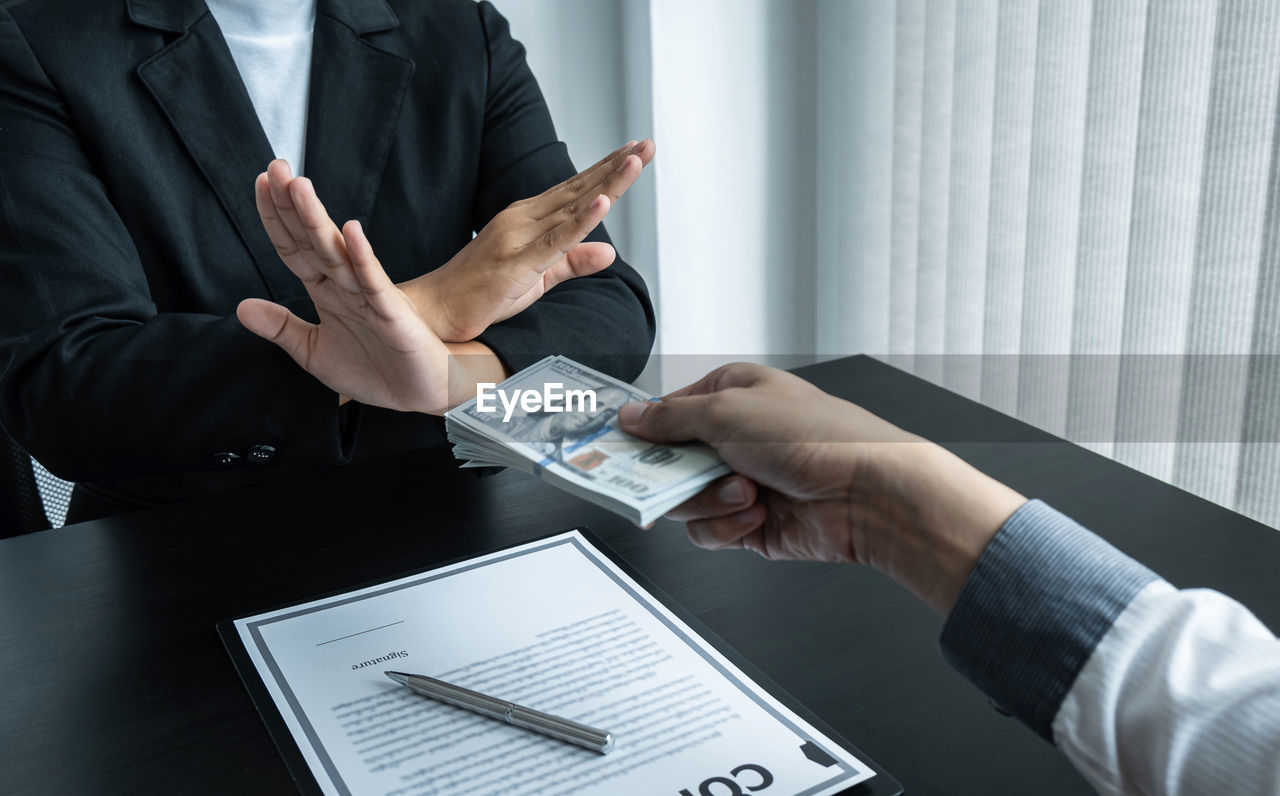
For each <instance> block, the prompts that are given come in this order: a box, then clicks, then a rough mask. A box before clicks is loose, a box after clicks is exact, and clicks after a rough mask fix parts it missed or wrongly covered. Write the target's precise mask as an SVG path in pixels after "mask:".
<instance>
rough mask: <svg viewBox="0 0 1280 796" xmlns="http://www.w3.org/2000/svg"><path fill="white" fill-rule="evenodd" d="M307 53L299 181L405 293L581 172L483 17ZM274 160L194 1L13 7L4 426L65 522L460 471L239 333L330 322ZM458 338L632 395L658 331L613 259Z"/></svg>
mask: <svg viewBox="0 0 1280 796" xmlns="http://www.w3.org/2000/svg"><path fill="white" fill-rule="evenodd" d="M311 44H312V47H313V54H312V58H311V70H310V90H309V96H310V101H309V107H308V108H307V111H306V133H305V135H306V138H305V144H306V149H305V151H306V175H307V182H306V183H305V186H306V187H307V189H308V190H311V191H313V192H314V193H318V194H319V195H320V196H323V197H324V198H325V201H326V202H327V204H328V211H329V214H331V215H332V216H333V217H334V218H338V219H343V220H346V219H354V220H356V221H358V222H359V223H358V224H357V226H358V227H359V229H360V234H361V238H362V239H363V240H366V241H373V242H374V244H376V247H377V252H378V257H379V259H380V262H381V265H382V267H384V268H385V269H386V271H387V273H388V274H389V275H390V279H391V280H393V281H394V282H396V283H399V284H401V285H407V284H409V283H411V282H412V280H415V279H417V278H419V277H421V276H422V275H423V274H425V273H429V272H431V271H432V270H433V269H435V268H437V267H438V266H440V265H442V264H445V263H447V262H450V261H451V259H453V260H454V261H455V262H456V256H460V255H459V252H460V251H461V250H463V249H464V247H467V246H468V244H469V243H470V242H471V240H472V237H473V233H475V232H476V231H477V230H482V229H485V228H486V225H487V224H489V223H490V222H491V220H493V219H494V218H495V217H496V216H498V214H499V213H500V211H502V210H503V209H504V208H507V207H509V206H510V205H512V204H513V203H515V202H517V201H520V200H525V199H527V198H528V197H532V196H535V195H538V194H540V193H541V192H543V191H546V190H547V189H549V188H551V187H552V186H555V185H556V184H557V183H560V182H561V181H564V180H566V179H568V178H570V177H572V176H573V174H574V169H573V166H572V164H571V163H570V161H569V158H568V155H567V152H566V150H565V148H564V146H563V145H562V144H560V143H559V142H558V141H557V138H556V135H555V132H554V129H553V126H552V123H551V119H550V116H549V114H548V112H547V109H546V105H545V103H544V101H543V99H542V96H541V94H540V92H539V90H538V87H537V84H536V82H535V80H534V78H533V76H532V74H531V73H530V72H529V69H528V67H527V65H526V63H525V60H524V54H523V49H522V48H521V46H520V45H519V44H518V43H517V42H515V41H514V40H513V39H512V38H511V37H510V34H509V32H508V29H507V25H506V22H505V20H503V18H502V17H501V16H500V15H499V14H498V12H497V11H496V10H495V9H494V8H493V7H492V6H491V5H489V4H488V3H486V2H481V3H479V4H476V3H473V2H471V0H435V1H434V2H431V3H417V2H408V1H407V0H404V1H403V2H401V1H399V0H319V2H318V4H317V6H316V11H315V21H314V33H313V38H312V42H311ZM273 154H274V153H273V151H272V147H271V145H270V143H269V142H268V140H267V137H266V135H265V134H264V131H263V127H262V126H261V125H260V123H259V121H258V117H257V115H256V113H255V108H254V105H253V102H252V101H251V98H250V96H249V94H248V93H247V91H246V87H245V84H244V83H243V82H242V81H241V79H240V76H239V74H238V73H237V68H236V63H235V62H234V60H233V58H232V55H231V52H230V50H229V49H228V46H227V43H226V40H225V39H224V37H223V35H222V32H221V30H220V28H219V26H218V23H217V21H216V20H215V19H214V18H213V16H212V15H211V14H210V13H209V11H208V8H207V7H206V6H205V3H204V2H203V0H119V2H102V1H101V0H27V1H26V2H17V3H8V4H6V5H5V6H4V7H3V8H2V9H0V309H2V310H3V311H2V312H0V425H3V427H4V429H5V431H7V432H8V433H9V434H10V435H11V436H12V437H13V438H14V439H15V440H17V441H18V442H19V443H20V444H21V445H22V446H23V447H24V448H26V449H27V450H28V451H30V452H31V453H32V454H33V455H34V456H35V457H36V458H37V459H39V460H40V461H41V462H42V463H43V464H45V465H46V466H47V467H49V469H50V470H52V471H53V472H54V473H55V474H57V475H60V476H62V477H64V478H67V479H69V480H74V481H76V482H78V486H77V494H76V497H75V498H74V499H73V511H72V515H71V517H70V519H73V520H74V519H87V518H89V517H90V516H93V515H100V514H104V513H109V512H112V511H117V510H122V509H126V508H132V507H136V506H141V505H148V504H151V503H154V502H158V501H167V500H176V499H184V498H190V497H195V496H199V495H206V494H213V493H218V492H221V491H223V490H227V489H231V488H234V487H237V486H242V485H246V484H252V483H258V482H263V481H268V480H273V479H277V478H282V477H286V476H290V475H294V474H298V473H303V472H308V471H312V470H316V469H321V468H327V467H333V466H338V465H343V464H346V463H349V462H352V461H356V460H362V459H370V458H377V457H384V456H389V455H392V454H396V453H400V452H403V451H408V450H417V449H429V448H438V449H439V450H438V451H437V452H436V455H439V456H447V455H448V454H447V451H446V449H445V448H444V446H443V435H442V429H441V424H440V423H439V420H438V418H434V417H429V416H424V415H422V414H419V413H404V412H396V411H392V410H388V409H384V408H377V407H373V406H369V405H366V404H364V403H362V402H360V401H358V400H357V401H351V402H345V403H344V402H342V401H341V400H340V399H339V396H338V395H335V391H334V390H333V389H331V388H330V387H328V386H326V385H325V384H323V383H321V382H320V381H317V380H316V379H315V378H313V377H312V376H310V375H308V374H307V373H306V372H304V371H303V370H301V369H299V368H297V367H295V366H294V365H293V363H292V362H291V361H290V359H289V357H288V356H287V355H286V354H285V353H284V352H282V351H281V349H280V348H279V347H277V346H275V345H272V344H271V343H269V342H266V341H263V340H261V339H258V338H256V337H255V336H254V335H253V334H251V333H250V332H249V331H247V330H246V329H245V328H244V327H243V326H242V325H241V323H240V321H239V319H237V317H236V314H235V313H236V309H237V306H238V305H239V304H240V303H241V301H242V300H244V299H246V298H258V299H263V300H265V301H266V302H268V303H266V304H262V303H252V302H251V303H250V304H248V305H246V308H245V310H242V315H244V314H245V311H246V310H247V311H248V315H247V316H245V317H246V320H247V322H250V324H251V325H252V321H253V320H254V319H255V318H256V319H258V320H262V318H263V317H270V316H269V315H267V316H264V315H263V313H270V312H273V311H274V310H271V309H269V308H270V307H277V306H278V307H283V308H286V309H288V310H290V311H291V312H292V313H294V314H296V315H297V316H301V317H303V318H307V319H308V320H311V321H315V320H318V319H319V316H318V315H317V313H316V310H315V306H314V304H313V301H312V299H311V297H310V296H308V294H307V292H306V289H305V285H304V283H303V282H301V281H300V280H299V279H297V278H296V277H295V275H294V274H293V273H290V268H289V267H286V265H285V264H284V263H282V261H281V256H280V254H278V252H277V249H276V247H275V246H273V244H272V240H271V238H270V237H269V236H268V234H267V231H266V230H265V229H264V228H263V225H262V223H261V221H260V219H259V216H258V212H257V208H256V207H255V193H254V190H253V186H254V181H255V178H256V177H257V175H259V174H260V173H261V172H262V171H263V168H264V165H265V164H266V163H268V162H269V161H271V160H272V156H273ZM634 154H636V155H638V156H639V157H640V159H641V160H644V161H646V162H647V158H650V157H652V145H651V144H650V143H648V142H645V143H644V144H642V150H641V151H640V152H636V153H634ZM622 161H628V162H632V163H634V158H631V157H630V155H628V154H621V155H618V156H617V157H616V159H615V162H622ZM274 168H275V169H276V170H280V169H283V164H281V165H280V166H276V167H274ZM628 168H630V169H632V170H633V171H638V168H637V167H635V166H634V165H632V166H630V167H628ZM279 176H280V179H278V180H277V182H278V183H279V184H280V185H286V184H289V178H288V175H287V171H284V172H280V175H279ZM631 178H632V179H633V178H634V177H631ZM266 183H267V184H268V187H269V184H270V179H267V180H266ZM606 193H608V192H607V191H606ZM576 209H578V210H580V209H581V208H580V207H578V208H576ZM599 209H600V208H599V207H596V208H595V210H596V211H597V212H598V211H599ZM606 209H607V207H606ZM365 235H367V238H365V237H364V236H365ZM482 237H483V236H482ZM490 237H492V236H490ZM476 240H477V241H480V237H477V238H476ZM587 240H588V241H589V242H595V243H600V244H607V243H608V237H607V234H606V233H605V231H604V229H603V227H597V228H596V229H595V230H594V231H593V232H592V233H591V234H590V235H589V236H587ZM475 259H476V258H470V261H474V260H475ZM463 260H464V261H467V260H468V258H466V257H463ZM453 270H454V272H455V273H457V272H459V271H461V269H458V268H455V269H453ZM587 270H591V269H587ZM465 282H466V280H465V279H459V280H457V282H456V284H463V283H465ZM419 284H420V283H419ZM445 292H447V291H440V292H438V293H437V295H444V293H445ZM405 294H406V295H409V296H413V295H414V292H413V291H412V290H406V291H405ZM454 295H455V296H456V291H455V293H454ZM428 303H429V302H428ZM452 304H453V302H451V303H450V304H449V305H448V306H452ZM255 307H256V308H257V314H256V315H255V312H254V308H255ZM420 309H421V308H420ZM497 317H501V314H499V315H495V316H494V318H495V319H496V318H497ZM255 331H259V332H261V331H262V330H261V329H259V328H255ZM465 331H467V332H468V333H470V332H476V334H475V335H474V336H473V337H469V338H466V339H459V340H444V339H442V340H441V342H442V343H445V344H448V346H450V349H449V350H451V351H469V352H475V351H479V352H481V353H480V356H479V357H478V358H475V359H470V360H469V361H472V362H483V361H485V358H486V357H487V358H488V364H489V366H496V367H498V368H500V369H501V370H502V371H504V372H514V371H515V370H518V369H520V368H522V367H524V366H526V365H528V364H530V363H532V362H534V361H536V360H537V359H540V358H542V357H543V356H545V355H546V354H549V353H553V352H554V353H562V354H565V355H567V356H570V357H573V358H574V359H577V360H579V361H581V362H583V363H584V364H587V365H589V366H591V367H594V368H597V369H600V370H603V371H605V372H608V373H610V374H612V375H614V376H617V377H619V378H623V379H631V378H634V377H635V375H637V374H638V373H639V371H640V369H641V368H642V367H643V364H644V362H645V360H646V358H647V355H648V351H649V348H650V346H651V344H652V340H653V331H654V322H653V310H652V307H651V304H650V302H649V298H648V295H647V292H646V290H645V287H644V284H643V282H642V280H641V279H640V277H639V275H638V274H636V272H635V271H634V270H633V269H631V268H630V267H629V266H627V265H626V264H625V263H624V262H621V261H620V260H619V261H616V262H614V263H613V264H612V266H611V267H609V268H607V269H605V270H597V271H596V272H594V273H590V274H589V275H586V276H582V277H581V278H577V279H573V280H571V281H566V282H563V283H561V284H559V285H557V286H555V287H554V289H552V290H550V291H549V292H547V293H546V295H545V296H542V297H541V298H540V299H539V300H538V301H537V302H536V303H534V304H532V305H531V306H529V307H527V308H525V309H523V311H521V312H518V314H514V315H512V316H511V317H505V319H503V320H499V321H497V322H495V323H492V324H491V325H486V326H484V327H483V329H482V330H476V329H470V330H465ZM458 346H462V348H455V347H458ZM490 373H492V371H490ZM490 380H491V379H490ZM77 506H79V507H80V508H79V509H77Z"/></svg>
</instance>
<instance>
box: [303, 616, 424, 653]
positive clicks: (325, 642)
mask: <svg viewBox="0 0 1280 796" xmlns="http://www.w3.org/2000/svg"><path fill="white" fill-rule="evenodd" d="M403 624H404V620H403V619H401V620H400V621H399V622H392V623H391V624H390V625H378V626H377V627H371V628H369V629H368V630H361V631H360V632H359V633H352V634H351V635H349V636H338V637H337V638H331V639H329V640H328V641H321V642H320V643H319V644H317V645H316V646H317V647H323V646H324V645H325V644H332V643H333V642H335V641H342V640H343V639H344V638H353V637H355V636H363V635H364V634H365V633H372V632H373V631H375V630H381V629H382V628H384V627H391V625H403Z"/></svg>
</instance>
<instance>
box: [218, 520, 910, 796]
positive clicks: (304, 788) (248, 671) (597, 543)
mask: <svg viewBox="0 0 1280 796" xmlns="http://www.w3.org/2000/svg"><path fill="white" fill-rule="evenodd" d="M574 530H576V531H577V533H578V534H580V535H581V537H582V539H583V540H584V541H585V542H587V543H588V544H589V545H590V547H591V548H592V549H593V551H594V552H596V553H598V554H599V555H600V556H601V557H602V558H605V559H607V560H608V562H609V563H610V564H611V565H612V566H613V567H616V568H617V569H618V570H619V571H621V572H622V573H624V574H625V575H626V576H627V577H628V578H630V579H631V580H633V581H634V582H635V584H636V585H638V586H639V588H640V589H642V590H643V591H644V592H645V593H647V595H648V596H649V597H650V598H652V600H653V601H654V602H655V603H657V604H660V605H661V607H662V608H663V609H665V610H666V611H667V612H670V614H672V615H673V616H675V617H676V618H678V619H679V620H680V621H681V622H683V623H684V624H685V625H686V626H687V628H688V630H689V631H691V632H692V633H693V634H694V635H696V636H697V638H699V639H700V640H701V641H702V642H704V643H705V644H706V645H707V646H708V647H710V648H712V649H714V650H715V651H716V653H718V654H719V655H720V656H723V658H724V659H725V660H727V661H728V662H730V663H731V664H732V665H733V666H736V667H737V669H738V670H740V671H741V673H742V674H743V675H745V677H746V678H748V679H749V680H750V681H752V682H754V684H755V685H756V686H758V687H759V688H760V689H761V690H763V691H764V692H766V693H767V694H768V695H769V696H770V697H771V698H772V699H774V700H776V701H777V702H778V703H780V704H781V705H783V706H785V707H786V708H787V709H789V710H790V711H792V712H794V713H795V714H796V715H797V716H799V717H800V718H801V719H802V720H804V721H805V722H808V723H809V724H810V725H812V726H813V728H815V729H817V730H818V731H819V732H820V733H822V734H823V735H825V736H826V737H827V738H828V739H829V740H830V741H832V742H834V743H835V744H837V745H838V746H840V747H841V748H842V749H843V750H845V751H847V752H848V753H850V754H852V755H853V756H854V757H856V758H857V759H858V762H860V763H861V764H863V766H865V767H866V768H869V769H870V771H871V772H872V773H873V774H874V775H873V776H871V778H870V779H866V780H864V781H862V782H859V783H857V784H856V785H853V786H851V787H848V788H846V789H844V790H842V791H840V793H842V794H851V795H853V796H895V794H900V793H902V790H903V789H902V786H901V784H900V783H899V782H898V781H897V780H896V779H894V778H893V777H892V776H891V775H889V774H888V773H887V772H886V771H885V770H884V769H883V768H882V767H880V766H879V765H878V764H877V763H875V762H874V761H873V760H871V759H870V758H868V757H867V756H866V755H865V754H863V753H862V752H861V751H860V750H858V749H857V748H856V747H855V746H853V745H852V744H851V743H849V742H848V741H847V740H846V739H844V738H842V737H841V736H840V735H839V734H837V733H835V732H834V731H833V730H831V728H830V727H828V726H827V725H826V724H825V723H824V722H822V720H821V719H820V718H818V717H817V716H816V715H815V714H814V713H813V711H811V710H809V709H808V708H807V707H805V706H804V705H802V704H801V703H800V702H799V701H798V700H796V699H795V698H793V697H792V696H791V695H789V694H787V693H786V692H785V691H783V690H782V689H781V688H780V687H779V686H778V685H777V684H776V683H774V682H773V681H772V680H770V679H769V678H768V677H767V676H765V675H764V674H763V673H762V672H761V671H759V669H757V668H756V667H755V666H754V665H752V664H751V663H750V662H749V661H747V660H746V659H745V658H743V656H742V655H740V654H739V653H738V652H737V651H736V650H734V649H733V648H732V647H731V646H730V645H729V644H727V643H726V642H724V641H723V640H722V639H720V638H719V637H718V636H716V635H715V634H714V633H713V632H712V631H711V630H710V629H709V628H707V627H706V626H705V625H704V624H703V623H702V622H700V621H699V620H698V619H697V618H695V617H694V616H692V615H691V614H690V613H689V612H688V611H686V610H685V609H684V608H683V607H682V606H680V605H679V604H678V603H677V602H676V601H675V600H673V599H672V598H671V597H670V596H668V595H667V594H665V593H663V592H662V591H661V590H660V589H659V588H658V587H657V586H656V585H655V584H653V583H652V582H651V581H650V580H649V579H648V578H646V577H645V576H644V575H643V574H641V573H639V572H637V571H636V570H635V569H634V568H632V567H631V566H630V565H629V564H627V563H626V562H625V561H622V560H621V559H620V557H619V556H618V555H617V554H616V553H614V551H612V550H611V549H610V548H609V547H608V546H607V545H605V544H604V543H603V542H602V541H601V540H600V539H599V538H598V537H596V536H595V535H594V534H592V533H591V532H590V531H589V530H587V529H585V528H578V529H574ZM566 533H570V532H567V531H562V532H556V533H551V534H547V535H545V536H542V537H539V538H537V539H534V540H531V541H530V542H529V543H525V544H522V545H515V546H508V547H501V548H496V549H492V550H489V551H485V552H481V553H477V554H475V555H467V556H463V557H460V558H456V559H453V560H451V561H446V562H440V563H436V564H432V565H430V566H427V567H423V568H419V569H416V570H413V571H411V572H407V573H405V574H404V575H401V576H396V577H394V578H387V579H381V580H379V581H375V582H372V583H368V584H365V585H364V586H359V587H354V588H347V589H342V590H339V591H335V592H332V593H330V594H326V595H320V596H318V597H315V598H310V599H307V600H299V601H296V602H294V603H290V604H289V605H286V606H279V607H278V608H277V609H271V610H272V611H276V610H284V609H289V608H292V607H294V606H300V605H305V604H307V603H310V602H313V601H314V600H318V599H327V598H334V597H340V596H345V595H349V594H353V593H357V592H360V591H361V590H363V589H376V588H378V587H380V586H382V585H384V584H389V583H394V582H395V581H397V580H398V579H400V578H404V577H414V576H418V575H425V574H428V573H433V572H435V571H437V570H440V569H443V568H448V567H451V566H456V565H461V564H465V563H468V562H471V561H473V560H476V559H482V558H484V557H486V556H490V555H495V554H500V553H502V552H504V551H507V550H512V549H516V548H521V547H526V546H528V545H530V544H534V543H537V542H542V541H548V540H553V539H555V538H556V537H558V536H562V535H564V534H566ZM264 613H271V611H268V612H264ZM261 615H263V614H254V615H253V616H261ZM243 619H245V617H236V618H231V619H227V620H224V621H222V622H219V623H218V625H217V631H218V634H219V636H220V638H221V639H222V642H223V644H224V646H225V647H226V649H227V652H228V654H229V655H230V657H231V661H232V663H233V664H234V666H235V668H236V671H237V673H238V674H239V675H240V678H241V681H242V682H243V683H244V685H245V688H246V690H247V691H248V693H249V696H250V698H251V699H252V701H253V703H254V705H255V707H257V709H258V713H259V715H260V716H261V717H262V719H263V722H264V723H265V724H266V727H267V730H268V733H269V734H270V736H271V738H272V741H273V742H274V743H275V745H276V748H277V749H278V751H279V752H280V755H281V757H282V758H283V760H284V761H285V765H286V767H287V768H288V770H289V773H290V775H291V776H292V778H293V780H294V782H295V783H296V785H297V786H298V789H299V790H300V791H301V792H302V793H304V794H321V793H324V790H323V789H322V787H321V785H320V783H319V782H318V781H317V779H316V776H315V775H314V774H313V773H312V765H313V764H314V761H312V763H309V762H308V759H307V756H306V755H304V752H303V750H302V748H300V747H299V745H298V743H297V741H296V740H295V737H294V732H293V731H292V730H291V728H290V726H289V723H288V722H286V720H285V717H284V716H283V715H282V713H281V711H280V709H279V707H278V705H277V701H276V697H275V696H273V694H272V693H271V691H270V690H269V689H268V687H267V684H266V683H265V682H264V680H263V678H262V676H261V675H260V673H259V670H258V668H257V666H256V665H255V662H254V660H253V658H252V656H251V655H250V652H249V650H248V649H247V648H246V646H245V643H244V641H243V639H242V636H241V633H240V631H239V629H238V628H237V626H236V622H237V621H239V620H243ZM392 668H395V667H394V666H392ZM805 746H808V747H810V748H809V749H805V748H803V747H802V749H801V751H802V752H804V753H805V755H806V757H809V759H810V760H812V761H814V762H815V763H818V764H820V765H831V764H834V763H835V762H836V761H834V760H830V762H829V763H828V762H827V761H824V760H823V759H822V758H823V756H824V755H825V752H824V751H823V750H822V749H821V747H819V746H817V745H813V744H806V745H805ZM725 774H726V776H717V777H713V778H710V779H708V780H704V781H703V782H702V783H697V782H694V783H690V785H689V787H687V788H685V789H684V790H679V791H677V790H675V789H673V794H675V796H681V794H688V796H721V794H728V793H732V792H733V789H734V788H738V789H739V790H741V791H742V793H743V796H745V794H747V793H752V794H753V796H754V794H755V793H756V792H759V793H760V794H761V796H773V794H771V793H770V792H769V789H768V788H767V787H760V785H761V784H763V783H762V782H761V781H755V782H751V781H748V782H747V783H746V784H745V785H744V786H742V787H739V786H738V785H737V784H736V783H734V782H733V781H732V780H730V779H729V777H728V776H727V775H728V774H729V772H725ZM744 777H747V775H745V774H744ZM748 779H750V777H748ZM711 780H715V781H714V782H713V781H711ZM752 785H754V786H755V787H756V790H751V786H752ZM699 786H701V788H700V787H699ZM620 792H625V791H620ZM778 793H779V794H781V793H783V791H778Z"/></svg>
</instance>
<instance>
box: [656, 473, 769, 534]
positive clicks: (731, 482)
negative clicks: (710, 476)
mask: <svg viewBox="0 0 1280 796" xmlns="http://www.w3.org/2000/svg"><path fill="white" fill-rule="evenodd" d="M755 502H756V484H755V482H754V481H752V480H751V479H750V478H743V477H742V476H740V475H728V476H725V477H724V478H721V479H718V480H716V481H713V482H711V483H710V484H709V485H708V486H707V488H706V489H704V490H702V491H701V492H699V493H698V494H696V495H694V496H693V497H691V498H689V499H688V500H686V501H685V502H684V503H681V504H680V505H679V506H676V507H675V508H674V509H672V510H671V511H669V512H667V514H666V516H667V518H668V519H672V520H679V521H681V522H691V521H694V520H705V519H714V518H716V517H725V516H728V515H730V514H736V513H738V512H740V511H742V510H743V509H748V508H750V507H751V506H752V505H753V504H754V503H755Z"/></svg>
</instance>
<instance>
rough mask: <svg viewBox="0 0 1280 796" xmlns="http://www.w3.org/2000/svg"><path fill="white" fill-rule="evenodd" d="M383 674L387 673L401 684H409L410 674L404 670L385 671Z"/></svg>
mask: <svg viewBox="0 0 1280 796" xmlns="http://www.w3.org/2000/svg"><path fill="white" fill-rule="evenodd" d="M383 674H385V675H386V676H387V677H390V678H391V679H392V680H395V681H396V682H397V683H399V684H400V685H408V684H409V675H407V674H405V673H404V672H383Z"/></svg>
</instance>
